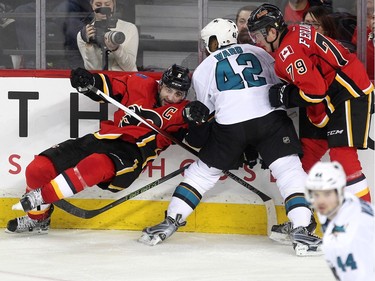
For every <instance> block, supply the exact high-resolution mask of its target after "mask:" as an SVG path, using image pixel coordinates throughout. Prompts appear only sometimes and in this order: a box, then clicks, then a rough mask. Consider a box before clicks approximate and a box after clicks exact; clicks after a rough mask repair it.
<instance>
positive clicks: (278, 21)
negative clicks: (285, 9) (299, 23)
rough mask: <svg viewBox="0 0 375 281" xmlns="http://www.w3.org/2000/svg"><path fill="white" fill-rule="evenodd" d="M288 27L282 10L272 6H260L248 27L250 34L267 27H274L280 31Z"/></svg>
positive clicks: (251, 17)
mask: <svg viewBox="0 0 375 281" xmlns="http://www.w3.org/2000/svg"><path fill="white" fill-rule="evenodd" d="M286 26H287V25H286V23H285V21H284V17H283V14H282V13H281V11H280V9H279V8H278V7H276V6H275V5H272V4H262V5H260V6H259V7H258V8H257V9H255V10H254V11H253V12H252V13H251V14H250V17H249V19H248V20H247V27H248V29H249V31H250V32H254V31H257V30H260V29H262V28H267V27H273V28H275V29H276V30H279V31H280V30H281V29H283V28H284V27H286Z"/></svg>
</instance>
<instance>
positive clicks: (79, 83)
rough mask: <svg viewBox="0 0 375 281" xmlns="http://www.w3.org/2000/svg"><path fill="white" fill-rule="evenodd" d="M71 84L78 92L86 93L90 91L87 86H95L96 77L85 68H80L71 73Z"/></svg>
mask: <svg viewBox="0 0 375 281" xmlns="http://www.w3.org/2000/svg"><path fill="white" fill-rule="evenodd" d="M70 84H71V85H72V87H73V88H76V89H77V91H78V92H80V93H86V92H88V91H89V89H88V88H87V86H88V85H92V86H94V84H95V79H94V75H93V74H92V73H91V72H89V71H87V70H86V69H84V68H80V67H78V68H77V69H72V71H71V73H70Z"/></svg>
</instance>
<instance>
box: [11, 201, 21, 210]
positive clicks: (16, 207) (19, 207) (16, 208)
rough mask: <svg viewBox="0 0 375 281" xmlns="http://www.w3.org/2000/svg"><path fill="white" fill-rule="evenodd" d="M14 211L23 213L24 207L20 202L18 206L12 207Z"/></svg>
mask: <svg viewBox="0 0 375 281" xmlns="http://www.w3.org/2000/svg"><path fill="white" fill-rule="evenodd" d="M12 210H16V211H23V207H22V205H21V202H18V203H17V204H14V205H13V206H12Z"/></svg>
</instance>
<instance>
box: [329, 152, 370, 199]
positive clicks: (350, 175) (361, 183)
mask: <svg viewBox="0 0 375 281" xmlns="http://www.w3.org/2000/svg"><path fill="white" fill-rule="evenodd" d="M329 154H330V158H331V161H338V162H339V163H340V164H341V165H342V167H343V168H344V171H345V174H346V182H347V185H346V187H345V190H346V191H348V192H350V193H352V194H354V195H356V196H357V197H359V198H361V199H363V200H366V201H368V202H371V196H370V189H369V186H368V183H367V179H366V176H365V175H364V174H363V173H362V167H361V163H360V161H359V159H358V153H357V149H356V148H355V147H334V148H331V150H330V153H329Z"/></svg>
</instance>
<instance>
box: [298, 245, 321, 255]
mask: <svg viewBox="0 0 375 281" xmlns="http://www.w3.org/2000/svg"><path fill="white" fill-rule="evenodd" d="M294 251H295V252H296V256H297V257H312V256H321V255H323V251H322V250H321V248H320V247H318V248H317V249H316V250H315V251H314V250H309V247H308V246H307V245H303V244H300V245H297V246H296V247H295V248H294Z"/></svg>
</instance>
